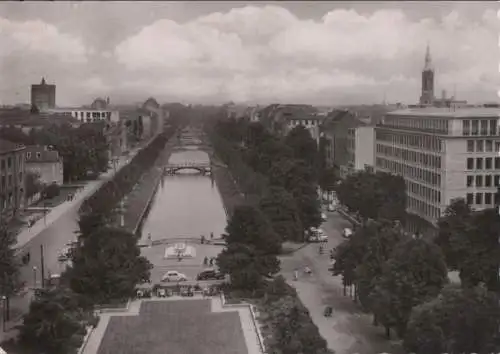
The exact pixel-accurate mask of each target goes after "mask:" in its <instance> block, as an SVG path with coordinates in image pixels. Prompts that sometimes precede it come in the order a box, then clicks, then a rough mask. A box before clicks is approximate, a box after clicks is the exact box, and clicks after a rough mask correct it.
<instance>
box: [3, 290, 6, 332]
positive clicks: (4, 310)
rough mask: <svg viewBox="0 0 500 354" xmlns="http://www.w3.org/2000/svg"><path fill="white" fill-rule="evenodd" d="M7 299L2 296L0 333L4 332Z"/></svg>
mask: <svg viewBox="0 0 500 354" xmlns="http://www.w3.org/2000/svg"><path fill="white" fill-rule="evenodd" d="M6 304H7V297H6V296H5V295H4V296H2V331H3V332H5V323H6V322H7V307H6Z"/></svg>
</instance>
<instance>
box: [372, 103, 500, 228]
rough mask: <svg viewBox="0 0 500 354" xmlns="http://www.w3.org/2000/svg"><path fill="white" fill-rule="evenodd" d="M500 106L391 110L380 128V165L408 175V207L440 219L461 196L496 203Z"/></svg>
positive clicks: (478, 203) (483, 204)
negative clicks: (448, 207) (452, 202)
mask: <svg viewBox="0 0 500 354" xmlns="http://www.w3.org/2000/svg"><path fill="white" fill-rule="evenodd" d="M499 117H500V109H499V108H485V107H476V108H459V109H456V110H452V109H450V108H423V109H413V110H412V109H407V110H402V111H395V112H391V113H388V114H387V115H386V117H385V118H384V120H383V121H382V122H381V123H380V124H378V125H377V127H376V128H375V140H376V148H375V154H376V155H375V166H376V170H379V171H385V172H390V173H394V174H398V175H401V176H403V177H404V179H405V181H406V193H407V210H408V212H410V213H412V214H416V215H418V216H419V217H421V218H422V219H424V220H426V221H428V222H430V223H431V224H433V225H435V223H436V221H437V219H438V218H439V217H440V216H441V214H442V213H443V211H444V210H445V208H446V207H447V206H448V205H449V204H450V202H451V200H453V199H455V198H465V199H466V200H467V202H468V203H469V204H471V206H472V207H473V208H474V209H477V210H480V209H485V208H491V207H493V205H494V202H495V192H496V186H497V185H498V184H499V180H500V156H499V154H498V152H499V151H500V134H499V133H500V129H499Z"/></svg>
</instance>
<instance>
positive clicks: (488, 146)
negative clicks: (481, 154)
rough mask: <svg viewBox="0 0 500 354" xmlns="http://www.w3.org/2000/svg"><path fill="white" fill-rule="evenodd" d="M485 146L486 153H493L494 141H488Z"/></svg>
mask: <svg viewBox="0 0 500 354" xmlns="http://www.w3.org/2000/svg"><path fill="white" fill-rule="evenodd" d="M484 145H485V146H484V148H485V150H486V152H492V151H493V141H491V140H486V141H485V144H484Z"/></svg>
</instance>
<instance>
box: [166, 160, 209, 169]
mask: <svg viewBox="0 0 500 354" xmlns="http://www.w3.org/2000/svg"><path fill="white" fill-rule="evenodd" d="M189 167H193V168H206V167H210V164H209V163H206V162H199V163H198V162H186V163H179V164H167V165H165V168H167V169H169V168H189Z"/></svg>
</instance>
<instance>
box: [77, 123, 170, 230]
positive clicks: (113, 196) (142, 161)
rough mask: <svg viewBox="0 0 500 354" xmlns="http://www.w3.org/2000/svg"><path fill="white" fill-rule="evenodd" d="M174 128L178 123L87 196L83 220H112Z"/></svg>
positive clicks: (83, 204)
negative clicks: (120, 203)
mask: <svg viewBox="0 0 500 354" xmlns="http://www.w3.org/2000/svg"><path fill="white" fill-rule="evenodd" d="M175 130H176V129H175V127H170V128H168V129H167V130H166V131H165V132H164V133H162V134H160V135H158V136H157V137H156V138H155V139H154V140H153V141H152V142H151V143H150V144H149V145H148V146H146V147H145V148H143V149H141V150H140V151H139V152H138V153H137V155H135V156H134V157H133V158H132V160H131V161H130V163H128V164H127V165H126V166H124V167H122V168H121V169H120V170H119V171H118V172H117V173H116V174H115V176H114V177H113V179H112V180H110V181H108V182H106V183H105V184H103V185H102V186H101V187H100V188H99V189H98V190H97V191H96V192H95V193H94V194H93V195H92V196H90V197H89V198H88V199H86V200H85V201H84V202H83V203H82V205H81V207H80V217H81V220H82V222H83V223H86V224H89V225H90V226H92V225H93V223H95V222H101V223H102V222H103V220H107V221H109V220H110V219H111V218H112V216H113V211H114V210H115V207H116V206H117V204H118V203H119V202H120V200H122V199H123V197H124V196H126V195H127V194H129V193H130V192H131V191H132V189H133V188H134V186H135V184H136V183H137V181H138V180H139V179H140V178H141V176H142V175H143V173H144V172H146V171H147V170H149V169H150V168H151V166H153V164H154V163H155V161H156V159H157V158H158V156H159V154H160V153H161V151H162V150H163V149H164V147H165V144H166V142H167V141H168V139H169V138H170V137H171V136H172V135H173V134H174V132H175ZM82 227H83V228H85V226H82Z"/></svg>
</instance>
